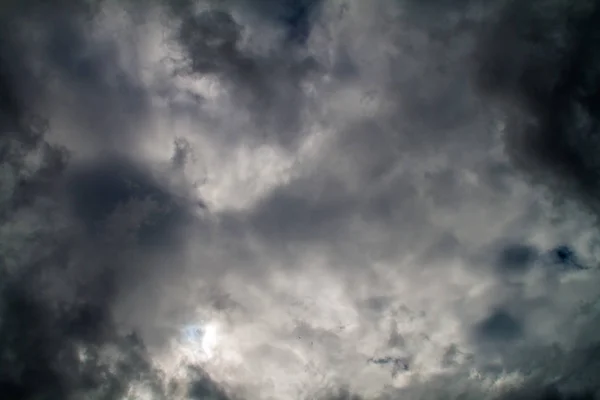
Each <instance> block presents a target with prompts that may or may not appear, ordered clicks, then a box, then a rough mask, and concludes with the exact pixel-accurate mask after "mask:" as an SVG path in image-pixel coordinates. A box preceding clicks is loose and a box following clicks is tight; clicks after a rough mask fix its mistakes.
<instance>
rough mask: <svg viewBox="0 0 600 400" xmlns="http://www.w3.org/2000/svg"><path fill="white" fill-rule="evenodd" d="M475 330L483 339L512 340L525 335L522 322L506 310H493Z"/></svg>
mask: <svg viewBox="0 0 600 400" xmlns="http://www.w3.org/2000/svg"><path fill="white" fill-rule="evenodd" d="M475 331H476V335H477V336H479V337H480V339H481V340H483V341H488V340H491V341H512V340H515V339H518V338H520V337H521V336H522V335H523V328H522V326H521V323H520V322H519V321H518V320H517V319H515V318H514V317H513V316H511V315H510V314H509V313H507V312H506V311H504V310H495V311H493V312H492V313H491V314H490V316H488V317H486V318H485V319H484V320H483V321H481V322H480V323H479V324H477V327H476V328H475Z"/></svg>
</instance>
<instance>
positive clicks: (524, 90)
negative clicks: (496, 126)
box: [476, 1, 600, 208]
mask: <svg viewBox="0 0 600 400" xmlns="http://www.w3.org/2000/svg"><path fill="white" fill-rule="evenodd" d="M599 10H600V7H599V6H598V3H597V2H595V1H582V2H577V3H569V2H553V1H534V2H529V3H527V4H525V3H520V2H512V3H509V5H508V6H507V7H505V8H504V9H503V10H502V12H501V13H500V14H499V15H498V17H497V20H496V22H495V23H493V24H490V26H489V27H488V28H486V29H485V30H483V35H482V39H481V41H480V43H479V50H478V54H477V57H476V59H477V61H478V65H479V71H478V80H479V82H480V84H481V87H483V88H484V89H485V90H486V91H488V92H490V93H493V94H494V95H496V96H498V98H500V99H502V101H503V102H505V105H506V106H507V114H508V118H509V120H508V125H507V127H506V143H507V149H508V151H509V152H510V154H511V155H512V157H513V159H514V160H515V161H516V162H517V164H518V165H520V166H521V167H522V168H523V170H524V171H526V173H527V174H530V176H531V177H532V178H533V179H535V180H536V181H537V182H540V183H544V184H548V185H550V186H551V187H552V188H553V189H556V190H555V193H556V194H557V195H558V196H559V197H561V198H572V197H573V196H575V197H576V198H578V199H580V200H583V201H584V202H585V203H587V205H588V206H592V207H594V208H595V207H596V205H595V200H594V199H595V197H597V191H598V182H597V180H598V178H597V175H598V165H597V162H596V156H595V154H596V152H597V144H596V142H597V135H598V132H597V131H598V112H599V110H598V107H597V104H598V93H599V91H598V86H597V85H598V79H597V77H598V73H599V72H598V71H600V69H599V67H598V59H597V55H596V53H597V52H596V51H595V48H596V47H595V46H596V43H597V40H598V36H599V35H600V31H599V29H598V26H600V24H599V21H600V19H599V18H600V11H599Z"/></svg>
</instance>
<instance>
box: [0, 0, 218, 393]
mask: <svg viewBox="0 0 600 400" xmlns="http://www.w3.org/2000/svg"><path fill="white" fill-rule="evenodd" d="M38 7H40V8H35V7H34V8H33V9H32V10H31V13H29V11H28V12H26V13H25V12H24V11H23V12H24V14H19V10H16V11H15V13H14V14H12V13H10V11H11V10H9V11H7V10H6V9H5V8H3V10H2V11H1V12H2V14H0V17H2V18H3V19H6V22H7V23H6V24H2V26H3V28H6V27H7V26H8V27H15V26H16V25H18V23H19V21H21V22H24V21H26V22H28V23H30V22H31V19H29V17H30V16H31V15H35V14H36V12H39V13H41V14H44V13H43V11H44V9H45V8H44V7H43V6H42V5H38ZM45 10H46V11H48V12H49V13H50V14H52V15H54V14H56V13H54V12H53V11H56V10H54V9H52V10H50V9H45ZM62 11H63V10H60V12H62ZM70 11H74V10H70ZM60 12H59V14H60ZM5 13H6V14H5ZM45 16H48V14H45ZM78 16H80V15H79V14H76V15H73V16H72V18H71V16H67V14H63V15H60V16H59V17H58V18H57V19H54V18H51V17H49V18H48V19H47V21H46V22H47V23H45V24H42V25H41V26H38V27H41V28H42V30H43V32H44V35H42V36H43V37H44V40H45V42H44V43H31V42H27V40H26V39H25V38H24V37H23V36H19V33H23V32H22V31H21V32H17V31H12V32H11V33H10V34H2V35H1V38H0V60H1V64H0V156H1V161H2V175H1V177H0V179H1V181H0V188H1V189H0V196H1V197H0V198H1V204H0V206H1V212H0V223H1V227H2V236H1V239H0V249H1V251H0V393H1V394H2V396H3V398H7V399H11V400H21V399H22V400H26V399H39V398H48V399H76V398H83V397H87V396H90V395H91V396H94V397H93V398H99V399H107V400H108V399H116V398H121V397H123V396H125V395H126V394H127V393H128V391H129V390H130V387H131V385H132V384H134V383H138V384H140V385H142V386H145V387H146V388H147V390H148V391H150V392H152V393H154V396H155V398H166V396H167V395H168V390H167V388H166V387H165V386H164V385H165V383H166V382H165V380H164V377H163V376H162V375H161V373H160V372H159V371H157V370H155V368H154V367H153V366H152V363H151V361H150V358H149V353H148V351H147V350H146V348H145V345H144V344H143V343H142V342H141V340H140V339H139V337H138V336H137V335H136V334H129V333H127V332H123V330H122V329H121V328H120V327H118V326H117V325H116V324H115V322H114V321H113V312H114V309H113V308H114V305H115V298H116V297H118V295H119V291H120V290H122V289H123V283H124V281H123V273H124V271H122V270H120V268H122V267H124V266H125V264H123V263H122V262H121V261H120V260H119V258H120V255H119V254H121V253H123V250H124V249H123V246H127V244H126V243H125V244H121V246H120V248H118V249H115V247H114V245H113V244H107V243H105V241H103V239H105V238H102V237H101V236H99V237H93V236H89V235H86V233H85V232H82V231H81V230H80V229H79V228H80V225H81V224H84V225H90V224H94V223H99V222H100V221H101V220H102V219H104V218H106V217H108V215H110V214H111V212H113V211H115V209H116V208H118V207H119V205H120V204H122V203H126V202H131V201H133V200H138V199H139V200H143V199H147V198H148V197H151V198H153V199H154V200H155V201H157V202H158V203H159V206H161V207H162V208H165V207H167V206H172V205H173V203H174V202H173V201H172V198H170V197H169V195H167V194H166V193H165V192H164V191H161V189H160V188H159V185H158V184H155V183H154V182H153V181H152V179H150V178H148V177H147V176H146V174H145V172H143V171H138V170H136V169H135V168H133V167H132V166H130V165H128V164H127V163H124V164H119V163H112V164H111V163H109V162H108V161H107V162H106V163H105V164H100V165H95V166H91V167H90V168H89V169H81V170H77V171H76V172H75V173H72V174H69V173H68V170H69V168H71V167H70V166H69V154H68V153H67V152H66V150H64V149H62V148H61V147H59V146H55V145H51V144H49V143H48V142H47V141H46V138H45V134H46V133H47V127H46V125H45V124H44V123H43V122H44V120H45V119H46V115H43V114H42V115H40V116H38V115H39V114H38V112H37V111H38V110H37V109H36V106H37V105H39V103H38V102H36V101H35V100H36V98H35V96H36V95H37V94H39V95H42V94H43V90H44V89H46V87H45V82H42V81H40V76H39V75H36V73H34V72H35V71H36V68H37V66H39V65H42V66H43V68H47V69H48V70H51V71H53V72H58V73H59V75H60V79H61V80H63V81H64V82H68V83H69V84H70V85H72V86H70V88H71V89H73V90H74V91H75V92H76V95H77V96H79V97H78V101H77V104H78V105H79V106H82V108H81V109H78V111H76V113H77V112H81V113H82V115H80V117H82V122H86V123H91V124H92V125H93V124H95V123H99V124H100V125H101V126H97V127H99V128H100V129H101V130H104V131H106V132H105V133H106V134H107V135H110V134H113V133H115V132H114V131H111V130H112V129H113V128H116V127H117V126H120V125H121V124H122V123H121V122H118V123H117V122H115V121H112V122H111V123H109V124H108V125H103V124H101V123H100V122H99V120H98V119H95V117H96V116H97V115H98V114H94V113H93V111H94V110H95V111H98V109H99V108H103V107H104V106H105V105H107V104H108V103H110V102H111V101H114V100H115V99H117V98H118V99H119V100H118V104H116V105H114V104H113V105H114V106H115V107H116V108H121V110H122V111H123V114H121V115H127V118H129V117H131V116H132V115H133V116H134V117H135V115H136V113H137V112H138V111H139V109H138V108H135V107H137V106H135V107H134V108H130V107H129V106H128V105H136V104H140V102H141V104H143V99H142V98H140V97H138V92H137V91H136V88H135V87H132V86H131V85H130V84H129V83H128V81H127V80H125V81H123V80H120V78H119V77H118V76H117V82H116V86H117V87H115V86H113V87H110V85H108V84H107V82H106V78H107V76H106V74H107V71H108V69H110V68H111V67H110V66H107V63H108V64H110V63H111V60H112V58H111V53H110V51H109V52H108V53H107V52H104V50H103V49H102V48H98V47H94V46H91V45H90V44H89V43H88V44H85V43H84V41H85V37H86V30H85V28H84V27H83V26H81V25H79V24H78V22H81V21H76V20H77V17H78ZM36 23H40V20H38V21H37V22H36ZM4 33H6V32H4ZM37 46H40V47H37ZM90 47H93V49H91V48H90ZM34 48H35V49H38V50H39V49H40V48H41V49H42V50H43V51H41V52H34V51H32V49H34ZM90 51H91V52H92V53H94V52H95V51H96V53H94V54H92V55H91V56H90ZM33 89H39V90H40V92H39V93H36V92H35V90H33ZM119 90H120V92H119ZM123 91H125V92H123ZM129 95H131V96H133V97H128V96H129ZM96 101H97V102H96ZM94 102H96V103H94ZM103 111H107V110H106V108H105V109H104V110H103ZM83 120H85V121H83ZM113 123H114V125H111V124H113ZM84 125H85V124H84ZM88 127H89V125H88ZM83 129H84V128H82V130H83ZM32 160H35V162H34V163H33V164H32ZM122 175H124V177H123V178H121V176H122ZM121 179H124V180H121ZM128 185H129V186H128ZM65 189H66V191H65ZM68 199H70V200H71V202H70V203H68V202H67V203H65V202H64V200H68ZM161 207H159V208H161ZM171 208H173V207H171ZM174 208H175V214H177V213H178V212H179V210H177V207H174ZM71 211H73V212H71ZM73 217H74V218H73ZM164 218H166V220H162V221H158V223H157V224H158V225H157V224H155V225H154V227H153V228H145V234H146V235H147V236H148V235H149V237H151V236H156V234H163V233H164V232H165V231H166V230H167V229H166V226H168V225H169V224H172V222H169V221H172V220H173V218H177V217H171V216H169V215H167V216H166V217H163V219H164ZM159 219H160V218H159ZM146 222H150V223H152V222H156V221H147V220H146ZM146 239H147V238H146ZM153 240H154V241H157V238H153ZM137 276H138V278H139V277H140V275H137ZM207 382H208V383H207ZM202 385H208V386H210V387H213V388H214V387H216V386H215V384H211V383H210V382H209V381H207V380H206V379H205V380H204V381H202V382H199V383H196V387H199V386H202ZM222 398H225V397H223V396H222Z"/></svg>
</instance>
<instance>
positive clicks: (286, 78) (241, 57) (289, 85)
mask: <svg viewBox="0 0 600 400" xmlns="http://www.w3.org/2000/svg"><path fill="white" fill-rule="evenodd" d="M256 6H260V3H259V4H254V3H252V5H251V6H250V5H246V4H243V8H247V7H250V9H252V10H257V9H260V7H259V8H256ZM277 7H278V5H276V7H275V9H277ZM271 8H272V7H271ZM271 8H269V7H265V11H266V10H271ZM186 10H187V8H186ZM281 10H282V12H284V10H287V7H286V6H282V8H281ZM180 12H181V11H180V10H177V11H176V12H175V14H176V18H178V19H180V24H179V29H178V31H177V34H176V35H175V37H174V39H175V42H176V43H177V44H178V45H180V46H181V49H182V52H183V54H182V56H181V58H182V59H181V64H180V68H181V69H180V73H182V74H184V75H191V76H203V75H209V76H210V75H216V76H218V77H219V78H221V79H223V82H224V83H225V84H226V86H227V88H228V89H229V90H230V91H231V94H232V98H233V99H234V101H235V102H236V104H237V105H238V107H239V108H240V110H247V111H249V112H250V115H251V121H252V125H250V126H248V127H247V128H246V132H244V133H243V134H242V135H241V139H242V140H244V139H245V140H247V139H248V138H252V136H253V135H256V133H255V132H253V131H255V130H258V131H259V132H260V133H258V135H259V137H258V138H259V139H260V140H264V139H269V140H274V141H275V142H276V143H280V144H283V145H286V146H290V145H294V144H295V143H296V141H297V139H299V137H300V132H298V130H299V129H300V123H301V121H300V117H301V113H302V111H303V109H304V107H305V104H303V102H302V88H301V86H300V83H301V80H302V79H303V78H304V77H305V76H307V74H310V73H312V72H316V71H317V69H318V67H317V65H316V64H315V62H314V60H313V59H312V58H310V57H309V56H308V55H307V54H304V53H303V52H302V51H295V50H293V49H290V48H289V46H286V45H284V44H277V45H276V46H274V49H272V50H271V51H269V52H268V54H260V53H258V52H256V51H255V50H254V49H252V48H248V47H247V46H246V47H244V46H242V43H241V39H242V34H243V31H244V29H245V27H243V26H242V25H241V24H240V22H238V21H236V19H235V18H234V16H233V15H232V13H231V12H230V11H228V10H226V9H222V8H217V9H209V10H204V11H200V12H194V11H186V12H185V13H182V14H179V13H180ZM298 12H300V13H301V12H302V11H292V14H293V13H298ZM258 15H259V16H261V18H267V20H266V21H265V20H259V23H265V22H266V23H269V19H271V17H270V16H268V15H267V16H266V17H265V16H264V15H263V13H262V12H259V13H258ZM298 18H301V17H298ZM295 23H297V24H299V23H300V22H298V21H296V22H295ZM288 28H289V27H288ZM246 29H247V28H246Z"/></svg>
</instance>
